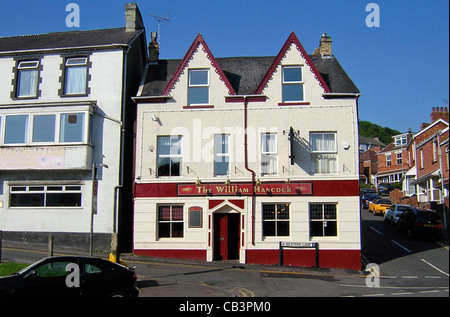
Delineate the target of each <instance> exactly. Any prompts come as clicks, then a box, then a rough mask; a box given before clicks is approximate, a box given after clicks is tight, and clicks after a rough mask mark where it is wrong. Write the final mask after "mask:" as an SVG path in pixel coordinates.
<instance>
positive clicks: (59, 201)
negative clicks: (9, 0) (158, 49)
mask: <svg viewBox="0 0 450 317" xmlns="http://www.w3.org/2000/svg"><path fill="white" fill-rule="evenodd" d="M125 10H126V27H122V28H116V29H101V30H93V31H71V32H60V33H48V34H40V35H26V36H15V37H3V38H0V230H2V231H3V239H6V240H14V241H20V242H30V243H47V239H48V235H53V238H54V244H55V245H64V246H71V247H77V248H84V249H86V248H88V247H89V246H90V245H92V247H93V248H94V249H102V250H105V249H106V250H109V249H110V247H111V242H112V241H114V242H115V243H117V235H118V234H119V233H120V239H119V242H120V243H121V246H122V247H123V248H125V249H127V248H128V249H130V247H131V239H130V238H131V232H132V230H131V224H132V223H131V219H132V211H131V210H132V206H133V204H132V201H133V200H132V197H133V195H132V188H133V186H132V184H133V181H132V173H133V164H134V159H133V156H132V154H131V153H133V144H134V139H133V136H134V121H135V119H136V105H135V103H134V102H133V100H132V99H131V97H133V96H135V95H136V93H137V90H138V88H139V84H140V78H141V76H142V74H143V71H144V68H145V65H146V63H147V47H146V46H147V44H146V37H145V29H144V25H143V23H142V17H141V14H140V12H139V9H138V7H137V6H136V5H135V4H127V5H126V9H125ZM91 243H92V244H91Z"/></svg>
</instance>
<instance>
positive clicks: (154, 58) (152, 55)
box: [148, 32, 159, 64]
mask: <svg viewBox="0 0 450 317" xmlns="http://www.w3.org/2000/svg"><path fill="white" fill-rule="evenodd" d="M151 38H152V39H151V41H150V44H149V45H148V61H149V63H151V64H156V63H157V62H158V60H159V44H158V42H157V38H158V33H156V32H152V33H151Z"/></svg>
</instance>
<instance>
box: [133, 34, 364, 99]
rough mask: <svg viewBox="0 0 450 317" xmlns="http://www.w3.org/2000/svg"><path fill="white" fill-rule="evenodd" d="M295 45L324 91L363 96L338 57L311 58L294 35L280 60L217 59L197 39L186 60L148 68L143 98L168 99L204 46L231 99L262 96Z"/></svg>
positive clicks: (160, 62) (278, 56) (169, 61)
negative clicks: (275, 70)
mask: <svg viewBox="0 0 450 317" xmlns="http://www.w3.org/2000/svg"><path fill="white" fill-rule="evenodd" d="M200 36H201V35H200ZM292 42H293V43H295V44H296V45H297V48H299V49H300V50H301V51H302V54H303V55H304V56H306V57H305V60H306V59H307V60H308V61H309V63H310V65H309V66H310V68H311V69H312V70H314V72H315V74H316V78H317V79H318V80H319V83H320V84H321V85H322V87H323V88H324V91H328V92H331V93H354V94H357V93H359V90H358V88H357V87H356V86H355V84H354V83H353V81H352V80H351V79H350V78H349V77H348V75H347V73H346V72H345V71H344V69H343V68H342V67H341V65H340V64H339V62H338V61H337V59H336V58H335V57H334V56H331V57H326V58H323V57H322V56H321V55H307V54H306V52H305V51H304V49H303V47H302V46H301V44H300V42H299V41H298V39H297V37H296V36H295V34H294V33H291V35H290V36H289V38H288V40H287V41H286V43H285V45H284V46H283V48H282V50H281V51H280V53H279V54H278V55H277V56H256V57H255V56H247V57H225V58H214V57H213V55H212V54H211V53H210V51H209V48H207V45H206V43H205V42H204V40H203V38H202V37H199V35H197V38H196V39H195V41H194V42H193V44H192V45H191V47H190V48H189V50H188V52H187V53H186V55H185V57H184V58H183V59H172V60H159V61H158V62H157V63H151V64H148V65H147V71H146V75H144V78H143V80H142V87H141V88H142V89H141V93H140V96H143V97H158V96H167V94H168V93H169V92H170V90H171V89H172V88H173V86H174V85H175V83H176V80H177V79H178V78H179V76H180V75H181V73H182V71H183V69H184V68H185V67H186V65H187V63H188V61H189V59H190V58H191V57H192V55H193V53H194V52H195V50H196V49H197V47H198V45H199V44H200V43H202V44H203V45H204V47H205V48H207V54H208V56H209V57H210V59H211V63H212V64H213V65H214V67H215V68H216V70H218V72H219V75H220V76H221V78H222V80H223V81H224V82H225V84H226V85H227V87H228V89H229V91H230V95H232V94H235V95H236V94H237V95H252V94H259V93H258V90H259V89H260V88H261V87H264V85H265V84H264V85H263V82H264V81H265V82H267V81H268V80H269V79H270V76H271V74H272V73H273V71H274V68H275V67H276V66H277V65H278V63H279V61H280V60H281V58H282V57H283V56H284V53H285V52H286V49H287V48H288V47H290V44H291V43H292ZM297 43H298V44H297ZM285 47H287V48H285ZM208 51H209V53H208ZM277 60H278V62H277Z"/></svg>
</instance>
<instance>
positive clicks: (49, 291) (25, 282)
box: [16, 259, 79, 297]
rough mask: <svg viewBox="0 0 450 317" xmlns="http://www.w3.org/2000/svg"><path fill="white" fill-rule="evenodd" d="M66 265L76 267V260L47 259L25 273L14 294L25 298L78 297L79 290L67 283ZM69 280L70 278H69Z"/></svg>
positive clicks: (68, 272)
mask: <svg viewBox="0 0 450 317" xmlns="http://www.w3.org/2000/svg"><path fill="white" fill-rule="evenodd" d="M68 265H78V263H77V261H76V259H74V260H68V259H48V260H47V261H44V262H42V263H40V264H39V265H37V266H36V267H34V268H32V269H31V270H29V271H28V272H26V273H25V274H24V275H23V277H22V280H21V282H20V283H19V285H18V287H17V291H16V294H17V295H21V296H27V297H54V296H58V297H61V296H78V295H79V288H77V287H71V285H70V283H67V278H68V275H69V274H70V273H71V272H70V271H67V270H66V269H67V267H68ZM69 278H70V277H69Z"/></svg>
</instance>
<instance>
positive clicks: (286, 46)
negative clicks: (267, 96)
mask: <svg viewBox="0 0 450 317" xmlns="http://www.w3.org/2000/svg"><path fill="white" fill-rule="evenodd" d="M292 44H295V46H296V47H297V50H298V51H299V52H300V54H301V55H302V57H303V58H304V59H305V62H306V64H307V65H308V66H309V67H310V70H311V72H312V73H313V74H314V77H315V78H316V79H317V80H318V81H319V84H320V86H321V87H322V88H323V90H324V92H326V93H329V92H331V91H330V88H329V87H328V85H327V84H326V83H325V81H324V80H323V78H322V76H321V75H320V73H319V72H318V70H317V68H316V67H315V65H314V63H313V62H312V61H311V58H310V57H309V55H308V54H307V53H306V51H305V49H304V48H303V46H302V44H301V43H300V41H299V40H298V38H297V36H296V35H295V33H294V32H292V33H291V34H290V35H289V37H288V39H287V41H286V42H285V43H284V45H283V47H282V49H281V51H280V52H279V53H278V55H277V57H276V58H275V60H274V61H273V63H272V65H271V66H270V68H269V70H268V72H267V73H266V75H265V76H264V78H263V80H262V81H261V83H260V84H259V86H258V88H257V89H256V91H255V93H256V94H261V93H262V91H263V90H264V88H265V87H266V85H267V83H268V82H269V80H270V79H271V78H272V76H273V73H274V72H275V70H276V68H277V67H278V65H279V64H280V63H281V60H282V59H283V57H284V56H285V55H286V52H287V51H288V50H289V48H290V47H291V45H292Z"/></svg>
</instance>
